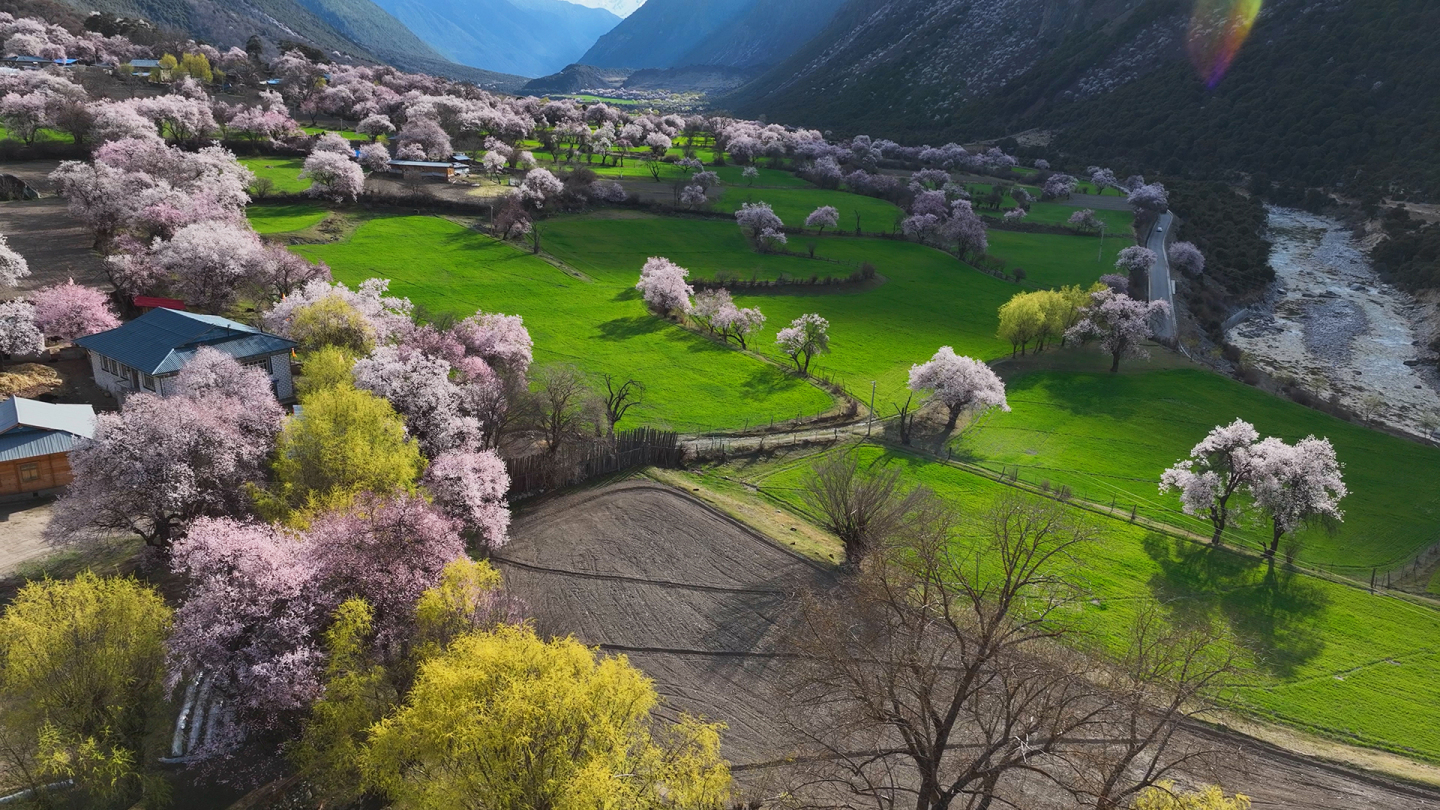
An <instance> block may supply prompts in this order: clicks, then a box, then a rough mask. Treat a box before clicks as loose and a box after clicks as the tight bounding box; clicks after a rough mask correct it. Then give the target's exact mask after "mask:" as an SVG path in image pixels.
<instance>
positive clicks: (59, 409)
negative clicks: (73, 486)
mask: <svg viewBox="0 0 1440 810" xmlns="http://www.w3.org/2000/svg"><path fill="white" fill-rule="evenodd" d="M94 435H95V411H94V410H92V409H91V407H90V406H89V405H57V404H55V403H52V402H39V401H36V400H33V399H24V398H22V397H10V398H9V399H7V400H5V401H4V402H0V498H11V497H14V496H16V495H42V494H45V493H46V492H49V491H51V490H54V489H56V488H58V487H63V486H65V485H66V484H68V483H70V481H71V479H72V478H73V476H72V475H71V473H70V456H69V453H70V449H71V448H73V447H74V446H75V445H76V444H77V443H79V442H80V441H81V440H83V439H88V438H90V437H92V436H94Z"/></svg>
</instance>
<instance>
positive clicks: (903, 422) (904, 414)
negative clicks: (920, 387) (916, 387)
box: [895, 394, 919, 447]
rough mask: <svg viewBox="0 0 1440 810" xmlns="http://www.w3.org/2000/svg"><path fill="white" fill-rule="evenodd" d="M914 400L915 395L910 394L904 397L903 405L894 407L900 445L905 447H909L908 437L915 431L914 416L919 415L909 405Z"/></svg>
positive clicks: (916, 409) (916, 410) (917, 410)
mask: <svg viewBox="0 0 1440 810" xmlns="http://www.w3.org/2000/svg"><path fill="white" fill-rule="evenodd" d="M914 398H915V395H914V394H911V395H909V396H907V397H905V404H904V405H896V406H895V415H896V416H898V417H899V418H900V443H901V444H903V445H905V446H906V447H909V446H910V436H911V434H912V432H913V431H914V430H915V416H916V415H917V414H918V413H919V409H918V408H915V407H914V406H913V405H912V404H911V400H913V399H914Z"/></svg>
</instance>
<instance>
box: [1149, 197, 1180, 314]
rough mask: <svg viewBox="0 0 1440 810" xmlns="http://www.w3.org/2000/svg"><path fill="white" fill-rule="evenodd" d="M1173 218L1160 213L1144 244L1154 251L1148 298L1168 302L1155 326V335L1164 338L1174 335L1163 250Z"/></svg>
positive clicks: (1167, 262)
mask: <svg viewBox="0 0 1440 810" xmlns="http://www.w3.org/2000/svg"><path fill="white" fill-rule="evenodd" d="M1174 220H1175V216H1174V215H1173V214H1171V213H1170V212H1168V211H1167V212H1165V213H1163V214H1161V215H1160V221H1159V222H1158V223H1156V229H1154V230H1151V231H1150V240H1149V242H1148V243H1147V245H1146V246H1147V247H1149V248H1150V249H1151V250H1153V251H1155V266H1154V267H1152V268H1151V269H1150V300H1151V301H1167V302H1169V304H1170V314H1169V315H1167V316H1166V317H1165V318H1164V319H1163V321H1162V322H1161V323H1160V324H1158V325H1157V326H1156V327H1155V337H1157V338H1161V339H1166V340H1169V339H1173V338H1174V337H1175V296H1174V294H1173V293H1172V292H1171V289H1170V257H1169V255H1168V254H1167V253H1166V251H1165V240H1166V239H1167V238H1168V237H1169V236H1170V227H1171V224H1172V223H1173V222H1174Z"/></svg>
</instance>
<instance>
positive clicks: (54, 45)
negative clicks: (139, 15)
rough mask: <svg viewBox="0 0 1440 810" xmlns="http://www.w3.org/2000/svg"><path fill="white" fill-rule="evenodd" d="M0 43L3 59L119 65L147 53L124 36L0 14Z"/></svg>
mask: <svg viewBox="0 0 1440 810" xmlns="http://www.w3.org/2000/svg"><path fill="white" fill-rule="evenodd" d="M0 43H3V49H4V55H5V56H38V57H40V58H42V59H80V60H83V61H86V62H90V63H92V64H97V65H118V64H120V63H121V62H123V61H125V60H127V59H130V58H131V57H133V56H138V55H140V54H142V53H145V52H146V49H145V48H142V47H139V46H137V45H134V44H133V43H131V42H130V40H129V39H127V38H126V37H123V36H113V37H107V36H104V35H103V34H100V33H97V32H95V31H82V32H80V33H77V34H72V33H70V32H69V31H68V30H66V29H65V28H64V27H63V26H59V25H54V24H51V23H48V22H46V21H45V20H43V19H40V18H38V17H16V16H14V15H12V14H9V13H7V12H0Z"/></svg>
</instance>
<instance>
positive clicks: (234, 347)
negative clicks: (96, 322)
mask: <svg viewBox="0 0 1440 810" xmlns="http://www.w3.org/2000/svg"><path fill="white" fill-rule="evenodd" d="M75 343H76V344H78V345H80V346H84V347H85V348H86V349H88V350H89V351H92V352H95V353H96V354H99V355H103V356H105V357H109V358H112V359H114V360H117V361H119V362H121V363H123V364H125V365H127V366H129V367H131V368H133V369H138V370H140V371H143V372H145V373H146V374H150V375H157V376H158V375H162V374H173V373H174V372H177V371H179V370H180V368H181V367H182V366H184V365H185V363H187V362H189V360H190V358H191V357H192V356H193V355H194V354H195V352H196V351H197V350H198V349H199V348H200V347H202V346H210V347H213V348H215V349H217V350H219V351H222V352H224V353H226V354H228V355H230V356H231V357H234V358H236V359H245V358H249V357H262V356H266V355H271V354H280V353H282V352H288V351H289V350H291V349H292V348H294V347H295V346H296V344H295V342H294V341H292V340H286V339H285V338H282V337H277V336H276V335H271V334H268V333H265V332H261V331H260V330H259V329H256V328H255V327H253V326H246V325H245V324H243V323H237V322H236V321H232V320H230V319H228V318H221V317H220V316H218V315H201V314H199V313H195V312H180V311H177V310H173V309H152V310H150V311H149V312H147V313H145V314H144V315H141V316H140V317H138V318H136V319H135V320H133V321H130V322H128V323H125V324H122V325H120V326H118V327H116V328H114V329H110V330H108V331H105V332H98V333H96V334H93V335H86V336H85V337H82V338H78V339H77V340H76V341H75Z"/></svg>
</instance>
